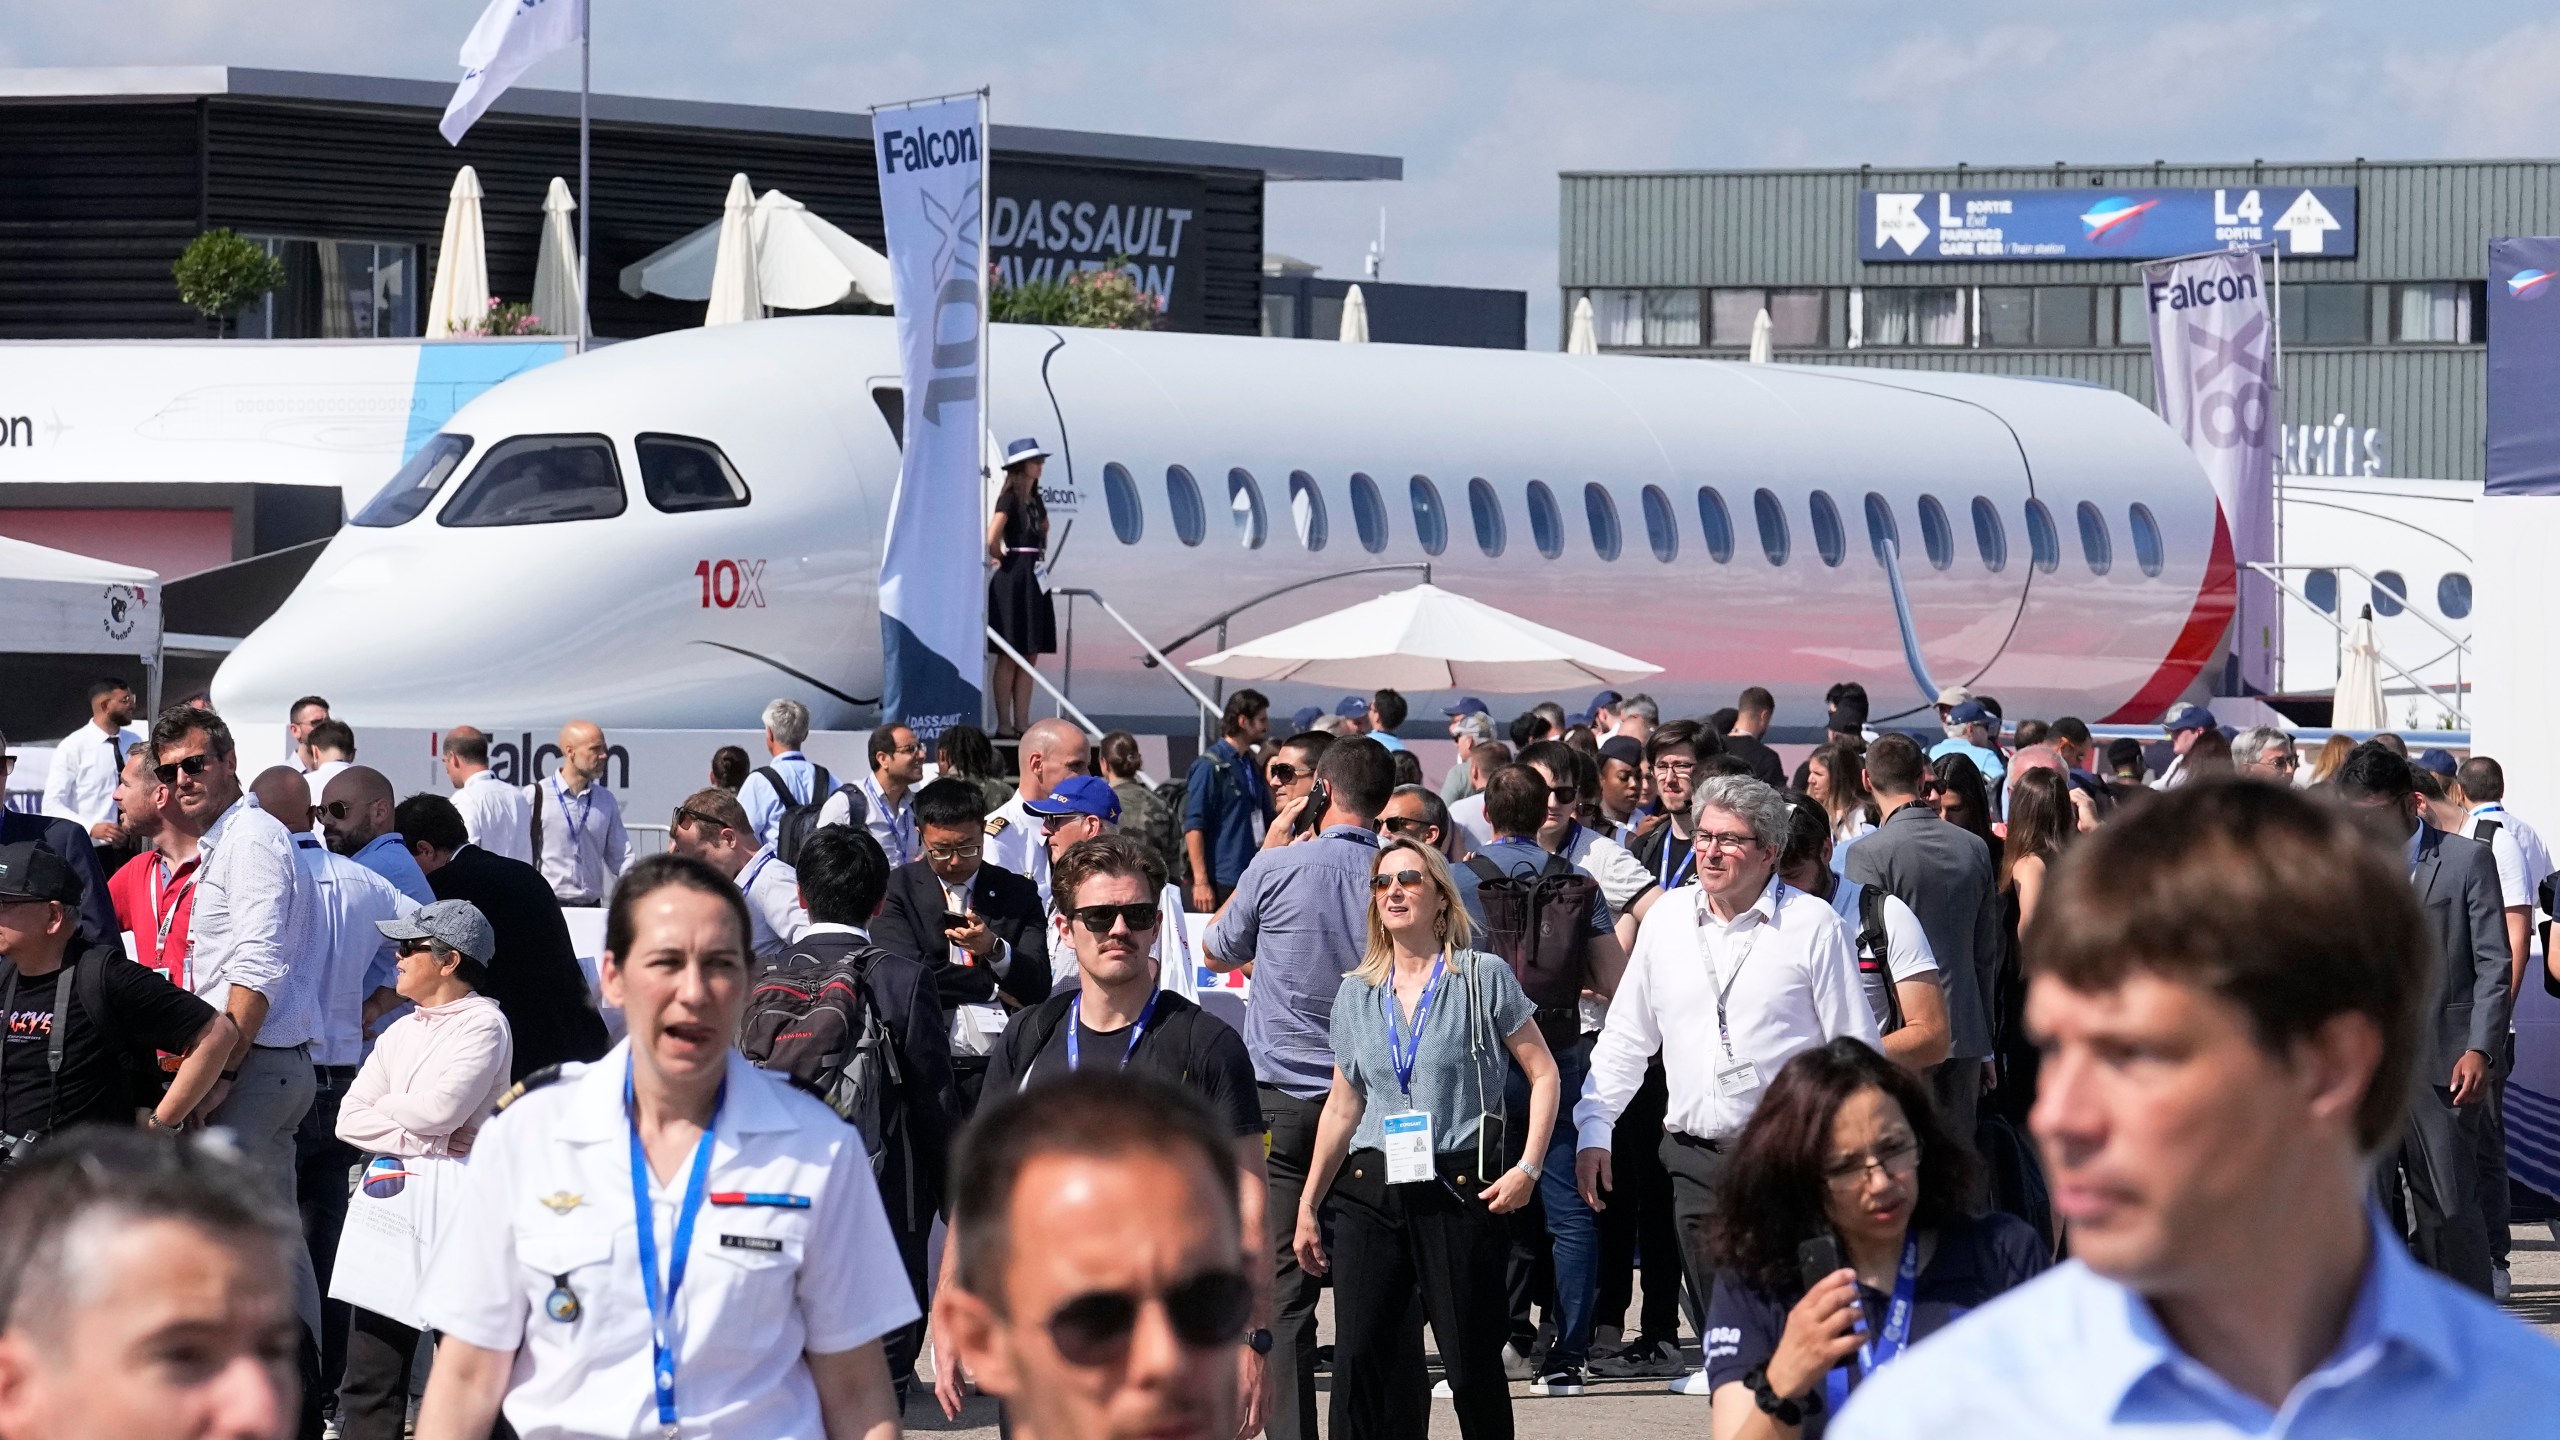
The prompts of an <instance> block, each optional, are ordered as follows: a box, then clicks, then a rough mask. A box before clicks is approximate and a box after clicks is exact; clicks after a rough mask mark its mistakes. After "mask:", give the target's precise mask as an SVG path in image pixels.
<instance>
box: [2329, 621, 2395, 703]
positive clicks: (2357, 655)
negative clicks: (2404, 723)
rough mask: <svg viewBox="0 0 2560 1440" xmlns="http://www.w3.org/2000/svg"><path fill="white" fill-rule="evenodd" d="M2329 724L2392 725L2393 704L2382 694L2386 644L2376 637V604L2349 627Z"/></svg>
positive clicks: (2339, 661)
mask: <svg viewBox="0 0 2560 1440" xmlns="http://www.w3.org/2000/svg"><path fill="white" fill-rule="evenodd" d="M2329 724H2330V725H2331V726H2332V727H2333V728H2335V729H2339V730H2383V729H2387V728H2389V727H2390V724H2391V715H2390V711H2389V707H2388V706H2387V705H2386V704H2385V703H2384V701H2383V698H2382V646H2381V645H2380V644H2379V643H2378V642H2377V641H2375V639H2374V638H2373V607H2372V606H2370V605H2367V606H2366V607H2364V614H2362V615H2361V616H2358V617H2357V619H2356V623H2355V624H2353V625H2350V626H2348V627H2347V638H2346V649H2345V653H2343V654H2342V655H2341V656H2340V657H2339V659H2338V693H2337V698H2336V700H2335V701H2334V702H2333V704H2332V705H2331V707H2330V713H2329Z"/></svg>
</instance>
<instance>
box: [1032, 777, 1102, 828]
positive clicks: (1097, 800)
mask: <svg viewBox="0 0 2560 1440" xmlns="http://www.w3.org/2000/svg"><path fill="white" fill-rule="evenodd" d="M1022 809H1023V812H1024V813H1025V814H1030V815H1037V816H1039V817H1040V818H1042V819H1044V820H1050V819H1055V818H1057V817H1058V816H1061V815H1099V816H1101V817H1102V820H1103V823H1105V824H1108V825H1117V824H1119V823H1120V796H1119V794H1118V793H1117V792H1115V791H1114V790H1112V788H1111V782H1110V781H1108V780H1105V779H1103V778H1102V777H1101V776H1099V775H1070V776H1068V777H1067V778H1066V779H1064V780H1061V781H1059V782H1058V788H1057V789H1055V790H1052V791H1050V792H1049V798H1048V799H1046V800H1025V801H1023V802H1022Z"/></svg>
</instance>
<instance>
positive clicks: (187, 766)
mask: <svg viewBox="0 0 2560 1440" xmlns="http://www.w3.org/2000/svg"><path fill="white" fill-rule="evenodd" d="M214 758H215V757H214V755H213V753H212V752H211V751H207V752H206V753H204V754H202V755H190V756H188V757H187V758H186V759H184V760H172V761H170V762H169V763H168V764H166V765H154V766H152V767H151V773H152V774H154V775H157V776H159V777H160V783H161V784H163V785H175V784H177V783H178V772H179V771H181V770H183V771H185V772H186V773H188V774H190V775H202V774H203V773H204V772H205V767H206V766H208V765H211V764H212V763H213V762H214Z"/></svg>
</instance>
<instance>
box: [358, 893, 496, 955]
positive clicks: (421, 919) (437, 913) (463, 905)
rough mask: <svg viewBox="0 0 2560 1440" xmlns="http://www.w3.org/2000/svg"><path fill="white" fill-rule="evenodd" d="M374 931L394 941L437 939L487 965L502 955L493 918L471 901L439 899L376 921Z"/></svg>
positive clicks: (444, 944)
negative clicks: (499, 953) (393, 917)
mask: <svg viewBox="0 0 2560 1440" xmlns="http://www.w3.org/2000/svg"><path fill="white" fill-rule="evenodd" d="M373 928H374V929H376V930H379V931H381V932H382V933H383V936H384V938H386V939H391V940H433V941H435V942H436V943H437V944H439V945H442V946H444V947H445V948H446V949H448V950H459V951H461V952H462V953H463V954H465V955H468V956H470V957H471V958H472V959H474V960H477V961H479V962H480V963H481V964H483V965H486V964H488V963H489V958H490V957H491V956H493V955H495V954H497V953H498V932H497V931H495V930H493V929H491V928H489V917H488V916H486V915H483V914H481V913H480V907H479V906H477V905H474V904H472V903H471V902H470V901H468V900H438V901H437V902H435V903H434V904H432V905H421V906H419V907H418V908H417V909H415V910H413V911H411V912H409V913H408V914H406V915H403V916H400V917H399V918H397V919H393V920H376V921H374V922H373Z"/></svg>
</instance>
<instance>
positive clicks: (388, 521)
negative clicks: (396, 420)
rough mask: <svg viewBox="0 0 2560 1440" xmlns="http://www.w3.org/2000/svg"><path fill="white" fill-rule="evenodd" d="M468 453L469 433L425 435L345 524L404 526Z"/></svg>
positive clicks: (386, 526) (424, 506) (423, 506)
mask: <svg viewBox="0 0 2560 1440" xmlns="http://www.w3.org/2000/svg"><path fill="white" fill-rule="evenodd" d="M470 453H471V437H470V436H468V435H455V434H452V433H451V432H443V433H439V434H435V435H431V436H428V437H427V443H426V444H424V445H421V446H419V447H418V453H417V454H415V455H412V456H410V457H409V462H408V463H407V464H405V465H403V466H401V467H400V473H399V474H397V475H394V476H392V477H391V482H390V483H389V484H387V485H385V486H383V487H382V488H381V489H380V490H379V491H376V492H375V494H374V497H373V498H372V499H371V500H368V501H366V502H365V505H364V508H363V509H362V510H359V511H357V512H356V516H355V518H354V519H353V520H350V521H348V522H347V523H348V524H350V525H367V526H372V527H375V528H378V529H379V528H388V527H390V526H393V525H405V524H407V523H408V522H409V521H412V520H415V519H417V518H418V515H419V513H420V512H422V511H424V510H425V509H426V508H427V506H428V505H429V504H430V503H432V502H433V501H434V500H435V498H436V492H437V491H438V490H441V489H443V488H444V482H445V481H447V480H450V479H452V478H453V472H454V469H455V467H457V466H459V465H461V464H462V457H463V456H465V455H468V454H470Z"/></svg>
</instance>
